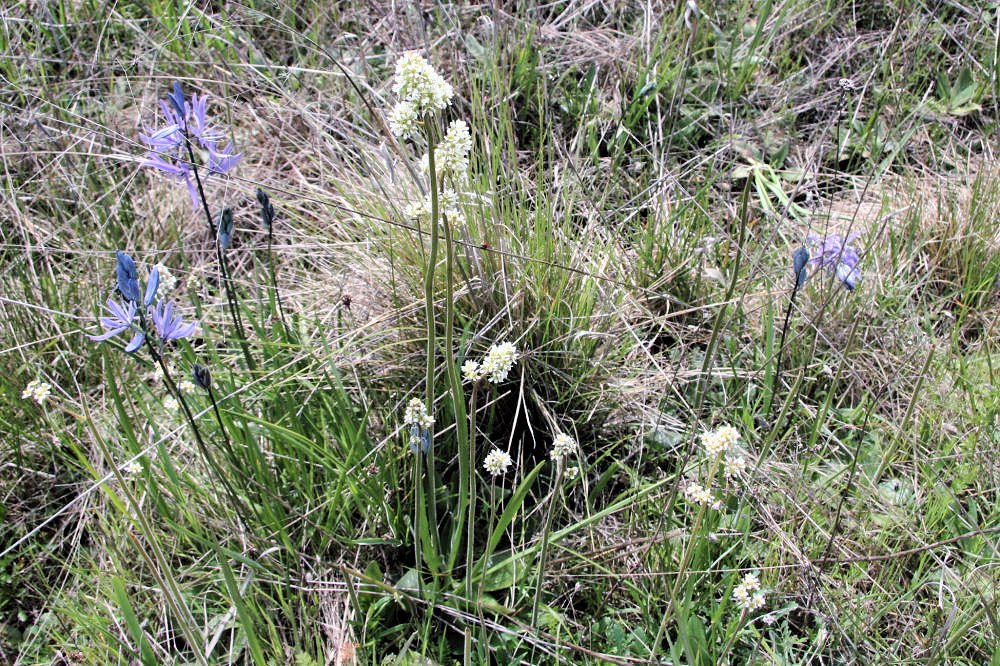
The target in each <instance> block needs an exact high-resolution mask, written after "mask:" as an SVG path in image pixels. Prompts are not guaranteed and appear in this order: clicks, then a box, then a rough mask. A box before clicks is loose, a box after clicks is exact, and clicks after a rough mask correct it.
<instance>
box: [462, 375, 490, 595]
mask: <svg viewBox="0 0 1000 666" xmlns="http://www.w3.org/2000/svg"><path fill="white" fill-rule="evenodd" d="M477 393H478V389H477V386H476V384H473V385H472V396H471V397H470V398H469V437H468V439H467V441H468V449H469V451H468V461H467V462H466V466H467V467H468V469H469V474H468V483H467V492H468V509H467V510H468V513H467V518H468V522H467V525H466V534H465V597H466V599H467V600H469V601H470V602H471V601H472V600H473V596H472V578H473V569H474V568H475V560H474V559H473V557H474V553H473V545H474V543H475V534H476V394H477ZM459 455H461V454H459ZM461 478H462V480H463V481H464V480H465V479H466V475H465V474H461ZM459 486H461V483H460V484H459ZM459 494H460V496H461V492H460V493H459ZM461 511H462V507H461V506H459V513H461ZM490 529H492V525H491V526H490ZM487 534H489V532H487ZM475 600H476V602H477V603H478V601H479V598H478V594H477V595H476V597H475Z"/></svg>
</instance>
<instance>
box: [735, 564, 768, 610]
mask: <svg viewBox="0 0 1000 666" xmlns="http://www.w3.org/2000/svg"><path fill="white" fill-rule="evenodd" d="M733 599H734V600H735V601H736V603H738V604H739V605H740V608H742V609H743V610H745V611H748V612H752V611H755V610H757V609H759V608H761V607H762V606H763V605H764V593H763V592H761V591H760V580H758V578H757V574H755V573H749V574H747V575H746V576H744V577H743V580H742V581H741V582H740V584H739V585H737V586H736V587H735V588H733Z"/></svg>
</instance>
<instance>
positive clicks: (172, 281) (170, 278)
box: [154, 264, 177, 293]
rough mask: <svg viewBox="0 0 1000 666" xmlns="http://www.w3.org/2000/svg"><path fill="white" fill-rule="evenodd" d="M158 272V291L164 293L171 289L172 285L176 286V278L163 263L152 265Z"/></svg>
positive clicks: (172, 288)
mask: <svg viewBox="0 0 1000 666" xmlns="http://www.w3.org/2000/svg"><path fill="white" fill-rule="evenodd" d="M154 268H156V269H157V270H158V271H159V272H160V292H161V293H166V292H168V291H173V290H174V287H176V286H177V278H176V277H174V274H173V273H171V272H170V271H169V270H168V269H167V267H166V266H164V265H163V264H156V266H154Z"/></svg>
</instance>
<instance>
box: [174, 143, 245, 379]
mask: <svg viewBox="0 0 1000 666" xmlns="http://www.w3.org/2000/svg"><path fill="white" fill-rule="evenodd" d="M184 145H185V146H186V147H187V152H188V158H189V159H190V161H191V171H192V172H193V173H194V182H195V185H197V187H198V198H199V199H200V200H201V209H202V211H203V212H204V213H205V220H206V221H207V222H208V230H209V232H211V234H212V238H213V240H214V242H215V256H216V259H217V260H218V262H219V270H220V271H222V283H223V287H224V288H225V290H226V301H227V302H228V303H229V314H230V316H231V317H232V319H233V325H234V326H235V327H236V333H237V335H238V336H239V339H240V347H241V348H242V349H243V358H244V359H245V360H246V362H247V369H248V370H250V371H251V372H253V371H255V370H256V369H257V364H256V363H254V361H253V357H252V356H250V346H249V344H248V343H247V336H246V331H245V330H244V329H243V322H242V320H241V319H240V317H239V313H238V312H237V310H236V305H235V304H236V302H237V301H236V295H235V294H234V293H233V287H232V283H231V281H230V279H229V272H228V270H226V269H225V263H226V260H225V255H224V254H223V251H222V246H221V245H219V240H218V233H217V230H216V228H215V221H213V220H212V211H211V210H210V209H209V207H208V198H207V197H206V196H205V188H204V187H203V186H202V184H201V176H200V175H199V173H198V162H197V161H196V160H195V159H194V148H192V147H191V138H190V137H189V136H188V135H187V131H186V130H185V131H184Z"/></svg>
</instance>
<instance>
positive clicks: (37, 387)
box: [21, 379, 52, 405]
mask: <svg viewBox="0 0 1000 666" xmlns="http://www.w3.org/2000/svg"><path fill="white" fill-rule="evenodd" d="M51 393H52V387H51V386H49V385H48V384H46V383H45V382H41V381H38V380H37V379H32V380H31V381H30V382H28V385H27V386H25V387H24V390H23V391H21V399H22V400H34V401H35V402H37V403H38V404H39V405H41V404H42V403H44V402H45V399H46V398H48V397H49V395H50V394H51Z"/></svg>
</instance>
